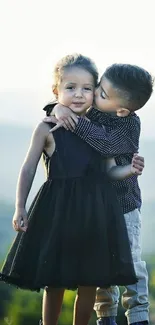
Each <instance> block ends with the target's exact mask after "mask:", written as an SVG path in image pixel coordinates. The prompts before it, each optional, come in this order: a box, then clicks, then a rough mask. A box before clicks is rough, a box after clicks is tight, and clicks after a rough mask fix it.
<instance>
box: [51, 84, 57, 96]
mask: <svg viewBox="0 0 155 325" xmlns="http://www.w3.org/2000/svg"><path fill="white" fill-rule="evenodd" d="M52 91H53V94H54V95H55V96H56V97H57V96H58V89H57V87H56V86H55V85H53V86H52Z"/></svg>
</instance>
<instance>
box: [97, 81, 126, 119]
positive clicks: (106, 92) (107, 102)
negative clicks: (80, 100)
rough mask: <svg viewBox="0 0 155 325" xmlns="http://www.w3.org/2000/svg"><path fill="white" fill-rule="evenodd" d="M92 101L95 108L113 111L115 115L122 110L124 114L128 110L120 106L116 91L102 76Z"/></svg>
mask: <svg viewBox="0 0 155 325" xmlns="http://www.w3.org/2000/svg"><path fill="white" fill-rule="evenodd" d="M94 103H95V106H96V108H97V109H99V110H100V111H102V112H106V113H114V112H115V113H117V115H119V113H120V112H122V110H123V112H125V114H126V115H128V114H129V110H128V109H126V108H123V107H122V100H121V98H120V97H119V96H118V93H117V91H116V90H115V89H114V87H113V85H112V83H111V82H110V81H109V80H108V79H106V78H104V77H103V78H102V79H101V81H100V84H99V86H98V88H96V91H95V97H94ZM120 116H121V114H120ZM122 116H123V115H122Z"/></svg>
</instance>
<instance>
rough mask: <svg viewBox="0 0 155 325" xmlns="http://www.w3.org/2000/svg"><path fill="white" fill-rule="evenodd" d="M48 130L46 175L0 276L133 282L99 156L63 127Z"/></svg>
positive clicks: (27, 280)
mask: <svg viewBox="0 0 155 325" xmlns="http://www.w3.org/2000/svg"><path fill="white" fill-rule="evenodd" d="M53 136H54V138H55V143H56V150H55V152H54V154H53V156H52V157H51V158H50V157H48V155H47V154H46V153H45V152H44V154H43V158H44V163H45V167H46V170H47V181H46V182H45V183H44V184H43V185H42V187H41V188H40V190H39V192H38V193H37V195H36V197H35V199H34V200H33V202H32V204H31V207H30V209H29V211H28V218H29V225H28V230H27V232H26V233H18V234H17V236H16V238H15V240H14V242H13V244H12V246H11V249H10V251H9V253H8V255H7V258H6V260H5V262H4V265H3V267H2V270H1V273H0V279H1V281H5V282H7V283H10V284H14V285H16V286H17V287H20V288H24V289H30V290H36V291H39V290H40V289H41V288H44V287H45V286H52V287H64V288H70V289H76V288H77V287H78V286H97V287H98V286H99V287H106V286H109V285H116V284H117V285H127V284H128V285H129V284H133V283H135V282H136V281H137V278H136V276H135V271H134V267H133V262H132V257H131V252H130V245H129V240H128V235H127V230H126V225H125V220H124V216H123V213H122V211H121V208H120V206H119V203H118V201H117V198H116V194H115V191H114V189H113V188H112V186H111V183H110V181H109V180H108V177H107V175H106V173H105V163H104V161H103V158H102V157H101V156H100V155H99V154H98V153H97V152H95V151H94V150H93V149H92V148H91V147H89V146H88V145H87V144H86V143H85V142H83V141H82V140H81V139H79V138H78V137H77V136H76V135H74V134H73V133H71V132H68V131H66V130H64V129H63V128H60V129H58V130H57V131H55V132H54V133H53Z"/></svg>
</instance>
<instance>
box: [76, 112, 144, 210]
mask: <svg viewBox="0 0 155 325" xmlns="http://www.w3.org/2000/svg"><path fill="white" fill-rule="evenodd" d="M87 117H88V118H89V119H90V120H91V122H89V121H88V120H86V119H85V118H82V117H80V118H79V122H78V124H77V126H76V129H75V134H77V135H78V136H79V137H80V138H81V139H83V140H84V141H86V142H87V143H88V144H89V145H90V146H91V147H93V148H94V149H95V150H97V151H98V152H100V154H102V155H103V157H105V158H107V157H115V160H116V164H117V165H119V166H124V165H127V164H131V161H132V157H133V154H134V153H136V152H138V149H139V137H140V119H139V117H138V116H137V115H136V114H135V113H132V114H130V115H129V116H127V117H118V116H113V115H110V114H107V113H103V112H100V111H98V110H96V109H95V108H92V109H91V110H90V111H89V112H88V113H87ZM92 122H93V123H92ZM112 183H113V185H114V187H115V188H116V191H117V195H118V199H119V202H120V204H121V206H122V209H123V213H128V212H130V211H132V210H134V209H136V208H138V209H140V208H141V193H140V188H139V185H138V179H137V176H136V175H133V176H131V177H129V178H127V179H124V180H121V181H113V182H112Z"/></svg>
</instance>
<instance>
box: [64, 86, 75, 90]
mask: <svg viewBox="0 0 155 325" xmlns="http://www.w3.org/2000/svg"><path fill="white" fill-rule="evenodd" d="M66 89H71V90H72V89H74V87H73V86H68V87H66Z"/></svg>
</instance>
